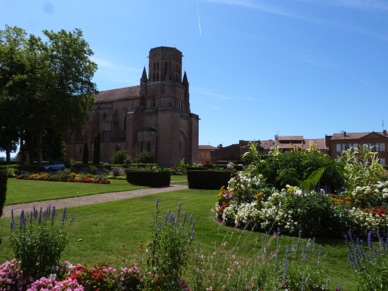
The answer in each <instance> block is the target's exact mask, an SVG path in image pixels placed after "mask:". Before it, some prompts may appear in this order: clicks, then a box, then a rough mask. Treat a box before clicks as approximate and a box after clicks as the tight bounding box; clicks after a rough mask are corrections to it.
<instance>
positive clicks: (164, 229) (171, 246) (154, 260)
mask: <svg viewBox="0 0 388 291" xmlns="http://www.w3.org/2000/svg"><path fill="white" fill-rule="evenodd" d="M194 229H195V220H194V218H193V215H191V216H190V217H189V215H188V213H187V212H185V213H184V214H183V215H181V205H180V204H179V207H178V210H177V213H173V212H171V211H168V212H167V213H166V214H165V215H164V216H162V215H161V214H160V209H159V199H158V200H156V214H155V217H154V222H153V232H152V240H151V242H150V243H149V245H148V251H149V257H148V258H147V262H148V268H149V272H150V273H151V274H153V275H154V276H155V277H156V278H157V280H148V281H147V282H146V284H149V285H151V286H150V287H151V288H153V289H154V288H156V289H157V290H182V284H183V283H182V282H183V281H182V275H183V272H184V270H185V267H186V266H187V264H188V262H189V256H190V252H191V251H192V249H191V244H192V241H193V240H194Z"/></svg>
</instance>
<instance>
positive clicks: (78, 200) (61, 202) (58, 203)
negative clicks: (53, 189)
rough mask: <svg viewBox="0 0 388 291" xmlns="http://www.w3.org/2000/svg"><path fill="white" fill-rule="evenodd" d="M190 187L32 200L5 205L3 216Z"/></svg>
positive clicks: (182, 187) (181, 187) (171, 186)
mask: <svg viewBox="0 0 388 291" xmlns="http://www.w3.org/2000/svg"><path fill="white" fill-rule="evenodd" d="M184 189H188V187H187V185H179V184H171V185H170V186H169V187H162V188H146V189H137V190H131V191H122V192H112V193H103V194H94V195H89V196H81V197H73V198H65V199H56V200H48V201H39V202H31V203H25V204H14V205H8V206H4V208H3V216H2V217H11V210H13V211H14V213H15V215H19V214H20V212H21V211H22V210H24V211H25V212H31V211H32V210H33V208H34V206H35V208H36V209H40V208H42V209H46V208H47V207H48V206H50V205H51V206H55V208H56V209H61V208H65V207H67V208H68V207H73V206H82V205H90V204H97V203H103V202H107V201H114V200H125V199H130V198H135V197H140V196H145V195H153V194H158V193H163V192H170V191H177V190H184Z"/></svg>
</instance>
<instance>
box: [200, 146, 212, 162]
mask: <svg viewBox="0 0 388 291" xmlns="http://www.w3.org/2000/svg"><path fill="white" fill-rule="evenodd" d="M215 149H216V147H214V146H211V145H199V146H198V163H199V164H202V165H211V164H213V160H212V152H213V151H214V150H215Z"/></svg>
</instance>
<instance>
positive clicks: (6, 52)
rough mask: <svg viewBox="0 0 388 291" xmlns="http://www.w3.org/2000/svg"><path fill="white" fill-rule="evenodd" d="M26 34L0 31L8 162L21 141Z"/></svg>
mask: <svg viewBox="0 0 388 291" xmlns="http://www.w3.org/2000/svg"><path fill="white" fill-rule="evenodd" d="M26 37H27V35H26V33H25V32H24V31H23V30H22V29H21V28H17V27H14V28H11V27H6V29H5V30H0V150H1V151H5V152H6V156H7V162H9V161H10V153H11V151H15V150H16V147H17V143H18V140H19V135H20V131H19V128H18V123H19V119H18V113H19V110H18V108H20V106H19V105H20V104H19V101H20V97H21V95H20V91H21V90H23V88H24V87H25V82H24V80H23V79H24V78H23V72H24V71H25V69H26V63H25V58H24V57H25V41H26Z"/></svg>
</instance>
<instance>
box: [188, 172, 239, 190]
mask: <svg viewBox="0 0 388 291" xmlns="http://www.w3.org/2000/svg"><path fill="white" fill-rule="evenodd" d="M231 175H232V172H231V171H229V170H203V169H190V170H188V171H187V181H188V184H189V188H190V189H209V190H211V189H220V188H221V187H223V186H224V187H226V186H227V185H228V181H229V179H230V178H231Z"/></svg>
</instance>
